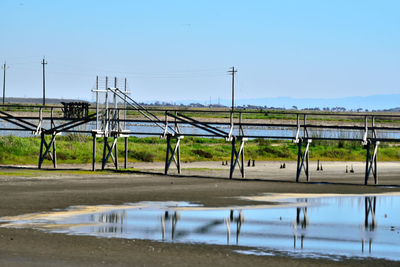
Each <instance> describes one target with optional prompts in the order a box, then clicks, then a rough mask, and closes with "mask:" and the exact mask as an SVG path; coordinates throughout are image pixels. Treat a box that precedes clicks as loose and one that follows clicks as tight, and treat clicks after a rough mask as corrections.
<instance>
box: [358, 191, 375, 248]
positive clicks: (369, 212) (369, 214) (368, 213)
mask: <svg viewBox="0 0 400 267" xmlns="http://www.w3.org/2000/svg"><path fill="white" fill-rule="evenodd" d="M375 212H376V197H365V220H364V225H363V227H362V229H361V230H362V240H361V251H362V252H363V253H364V245H365V242H368V244H369V246H368V251H369V253H371V252H372V241H373V236H374V231H375V227H376V218H375ZM370 218H371V219H370Z"/></svg>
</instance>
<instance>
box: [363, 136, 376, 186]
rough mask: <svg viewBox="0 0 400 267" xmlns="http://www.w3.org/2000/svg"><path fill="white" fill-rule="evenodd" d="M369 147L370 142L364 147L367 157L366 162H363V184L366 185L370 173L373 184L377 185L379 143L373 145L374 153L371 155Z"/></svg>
mask: <svg viewBox="0 0 400 267" xmlns="http://www.w3.org/2000/svg"><path fill="white" fill-rule="evenodd" d="M371 145H372V143H371V142H370V141H368V142H367V144H366V145H365V149H366V150H367V157H366V162H365V181H364V184H365V185H367V184H368V179H369V176H370V174H371V172H372V175H373V176H374V182H375V184H378V146H379V142H375V143H374V145H373V146H374V152H373V154H372V155H371Z"/></svg>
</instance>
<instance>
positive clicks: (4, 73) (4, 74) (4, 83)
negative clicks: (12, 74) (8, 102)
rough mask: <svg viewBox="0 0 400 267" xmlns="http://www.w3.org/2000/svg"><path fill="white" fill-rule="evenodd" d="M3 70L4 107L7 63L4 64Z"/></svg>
mask: <svg viewBox="0 0 400 267" xmlns="http://www.w3.org/2000/svg"><path fill="white" fill-rule="evenodd" d="M2 68H3V105H4V102H5V98H6V69H7V63H6V62H4V64H3V67H2Z"/></svg>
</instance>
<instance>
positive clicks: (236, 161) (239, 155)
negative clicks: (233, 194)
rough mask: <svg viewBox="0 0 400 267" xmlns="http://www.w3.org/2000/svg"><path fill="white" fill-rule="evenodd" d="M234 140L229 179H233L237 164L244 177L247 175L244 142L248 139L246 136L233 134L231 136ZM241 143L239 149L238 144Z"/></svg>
mask: <svg viewBox="0 0 400 267" xmlns="http://www.w3.org/2000/svg"><path fill="white" fill-rule="evenodd" d="M231 139H232V140H231V142H232V154H231V168H230V172H229V179H232V177H233V173H234V171H235V168H236V165H238V166H239V170H240V173H241V175H242V178H244V177H245V171H244V165H245V164H244V143H245V141H247V140H248V139H247V138H245V137H242V136H241V137H235V136H233V137H232V138H231ZM238 143H239V144H240V145H239V149H237V145H238Z"/></svg>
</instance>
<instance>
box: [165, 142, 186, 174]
mask: <svg viewBox="0 0 400 267" xmlns="http://www.w3.org/2000/svg"><path fill="white" fill-rule="evenodd" d="M182 138H183V136H178V137H176V145H175V148H172V145H171V139H172V135H171V134H167V152H166V155H165V170H164V174H165V175H167V174H168V170H169V167H170V166H171V163H172V161H174V162H175V165H176V167H177V169H178V173H179V174H180V173H181V155H180V154H181V149H180V142H181V139H182Z"/></svg>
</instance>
